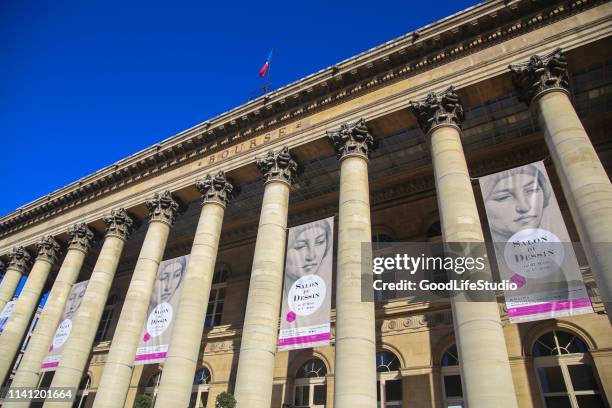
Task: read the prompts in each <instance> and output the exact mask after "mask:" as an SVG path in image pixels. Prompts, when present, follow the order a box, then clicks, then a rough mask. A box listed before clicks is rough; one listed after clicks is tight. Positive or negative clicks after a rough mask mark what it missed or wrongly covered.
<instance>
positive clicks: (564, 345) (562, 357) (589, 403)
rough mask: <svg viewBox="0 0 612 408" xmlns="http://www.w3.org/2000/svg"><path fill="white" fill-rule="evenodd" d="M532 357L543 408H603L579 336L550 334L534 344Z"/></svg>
mask: <svg viewBox="0 0 612 408" xmlns="http://www.w3.org/2000/svg"><path fill="white" fill-rule="evenodd" d="M531 354H532V356H533V357H534V366H535V368H536V371H537V375H538V379H539V383H540V389H541V391H542V398H543V400H544V404H545V406H546V407H555V408H556V407H561V408H563V407H568V408H581V407H595V408H597V407H602V408H603V407H605V403H604V400H605V397H604V396H603V395H602V391H601V387H600V386H599V382H598V380H597V374H596V372H595V369H594V367H593V362H592V360H591V358H590V355H589V353H588V347H587V345H586V343H585V342H584V341H583V340H582V339H580V338H579V337H578V336H576V335H575V334H572V333H570V332H567V331H563V330H553V331H551V332H548V333H546V334H544V335H542V336H540V337H539V338H538V339H537V340H536V341H535V342H534V344H533V348H532V352H531Z"/></svg>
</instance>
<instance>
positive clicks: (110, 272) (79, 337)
mask: <svg viewBox="0 0 612 408" xmlns="http://www.w3.org/2000/svg"><path fill="white" fill-rule="evenodd" d="M104 221H105V222H106V223H107V234H106V238H105V239H104V244H103V245H102V249H101V250H100V254H99V255H98V259H97V261H96V265H95V266H94V270H93V272H92V274H91V277H90V279H89V283H88V284H87V289H86V291H85V295H84V296H83V300H82V301H81V305H80V307H79V309H78V311H77V312H76V315H75V317H74V320H73V323H72V331H71V333H70V336H69V337H68V340H66V343H65V345H64V349H63V351H62V356H61V360H60V363H59V366H58V367H57V370H56V371H55V375H54V377H53V381H52V382H51V386H52V387H67V388H73V389H77V388H78V386H79V383H80V382H81V378H82V377H83V373H84V372H85V369H86V365H87V362H88V361H89V355H90V352H91V347H92V345H93V342H94V338H95V335H96V330H97V328H98V325H99V324H100V318H101V317H102V312H103V311H104V306H105V304H106V299H107V297H108V293H109V291H110V288H111V285H112V282H113V278H114V276H115V272H116V271H117V266H118V264H119V259H120V257H121V253H122V252H123V247H124V245H125V240H126V239H127V238H128V236H129V235H130V232H131V229H132V223H133V221H132V220H131V219H130V218H129V217H128V215H127V213H126V212H125V211H124V210H118V211H113V212H112V213H111V215H110V216H108V217H105V219H104ZM71 405H72V404H71V403H65V402H45V404H44V407H66V408H69V407H70V406H71Z"/></svg>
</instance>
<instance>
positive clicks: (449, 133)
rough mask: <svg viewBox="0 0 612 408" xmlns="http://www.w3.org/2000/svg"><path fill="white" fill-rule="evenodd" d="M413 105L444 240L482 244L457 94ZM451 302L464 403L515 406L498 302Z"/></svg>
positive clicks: (443, 94)
mask: <svg viewBox="0 0 612 408" xmlns="http://www.w3.org/2000/svg"><path fill="white" fill-rule="evenodd" d="M411 108H412V111H413V112H414V113H415V115H416V116H417V120H418V122H419V125H420V127H421V128H422V129H423V131H424V132H425V133H426V135H427V137H428V139H429V142H430V149H431V156H432V163H433V169H434V178H435V182H436V193H437V199H438V211H439V212H440V224H441V228H442V238H443V240H444V242H449V243H468V242H476V243H480V242H482V243H484V235H483V233H482V226H481V224H480V217H479V215H478V209H477V207H476V199H475V198H474V191H473V189H472V183H471V180H470V174H469V171H468V167H467V162H466V159H465V154H464V152H463V146H462V144H461V132H460V125H461V122H462V121H463V118H464V113H463V107H462V105H461V103H460V101H459V97H458V95H457V94H456V93H455V90H454V89H453V87H452V86H451V87H450V88H448V89H447V90H446V91H443V92H440V93H434V92H432V93H430V94H429V95H427V97H426V98H425V99H423V100H421V101H418V102H411ZM458 295H459V296H461V294H458ZM451 305H452V310H453V325H454V329H455V337H456V342H457V350H458V352H459V364H460V368H461V380H462V385H463V391H464V400H465V402H466V405H467V406H469V407H470V408H489V407H498V408H516V407H518V404H517V400H516V394H515V392H514V383H513V381H512V372H511V370H510V362H509V360H508V350H507V348H506V341H505V338H504V331H503V327H502V323H501V319H500V317H499V309H498V304H497V302H496V301H494V300H492V301H486V299H484V301H478V302H477V301H468V300H467V299H463V298H459V297H458V296H453V297H452V298H451Z"/></svg>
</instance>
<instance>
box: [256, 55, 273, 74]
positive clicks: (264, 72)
mask: <svg viewBox="0 0 612 408" xmlns="http://www.w3.org/2000/svg"><path fill="white" fill-rule="evenodd" d="M272 51H274V49H271V50H270V53H269V54H268V58H266V62H264V64H263V67H261V69H260V70H259V76H260V77H263V76H264V75H266V72H268V68H270V60H271V59H272Z"/></svg>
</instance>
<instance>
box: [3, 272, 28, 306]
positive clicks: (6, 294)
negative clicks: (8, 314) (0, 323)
mask: <svg viewBox="0 0 612 408" xmlns="http://www.w3.org/2000/svg"><path fill="white" fill-rule="evenodd" d="M22 276H23V273H22V272H21V271H20V270H18V269H15V268H11V267H9V268H7V269H6V272H5V273H4V277H3V278H2V282H0V311H2V309H4V306H6V304H7V303H8V302H10V301H11V300H12V299H13V295H14V294H15V290H16V289H17V286H18V285H19V281H20V280H21V277H22Z"/></svg>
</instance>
